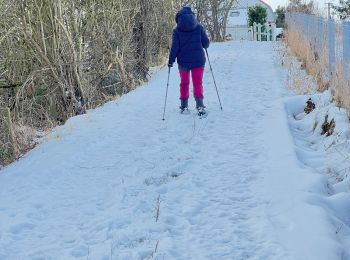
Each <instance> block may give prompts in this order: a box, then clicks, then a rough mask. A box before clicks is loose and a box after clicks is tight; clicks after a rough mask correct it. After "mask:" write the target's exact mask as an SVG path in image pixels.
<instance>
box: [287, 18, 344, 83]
mask: <svg viewBox="0 0 350 260" xmlns="http://www.w3.org/2000/svg"><path fill="white" fill-rule="evenodd" d="M286 25H287V30H288V33H290V32H293V33H292V35H290V37H299V38H301V39H300V40H302V41H303V42H304V43H305V44H306V45H307V46H305V47H306V48H309V51H310V52H311V54H313V57H311V58H313V61H314V62H313V65H314V66H318V65H319V64H318V63H317V61H318V60H319V59H320V57H321V56H324V57H325V60H326V63H325V65H326V70H325V71H326V72H327V75H323V76H324V77H325V78H326V79H328V80H329V81H331V79H332V77H335V76H336V73H337V72H338V73H341V74H342V75H343V76H344V77H345V78H344V80H345V81H348V80H349V76H350V73H349V66H350V22H345V21H344V22H335V21H334V20H332V19H325V18H323V17H319V16H315V15H307V14H303V13H287V14H286ZM295 34H298V36H296V35H295ZM292 47H293V46H292ZM337 66H341V71H337V69H339V68H337Z"/></svg>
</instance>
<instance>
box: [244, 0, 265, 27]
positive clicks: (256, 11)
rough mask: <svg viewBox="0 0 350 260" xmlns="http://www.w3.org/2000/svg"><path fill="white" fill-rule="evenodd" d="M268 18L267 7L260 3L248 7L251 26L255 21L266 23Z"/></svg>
mask: <svg viewBox="0 0 350 260" xmlns="http://www.w3.org/2000/svg"><path fill="white" fill-rule="evenodd" d="M266 18H267V10H266V8H264V7H262V6H260V5H255V6H254V7H249V9H248V20H249V26H253V23H260V24H265V23H266Z"/></svg>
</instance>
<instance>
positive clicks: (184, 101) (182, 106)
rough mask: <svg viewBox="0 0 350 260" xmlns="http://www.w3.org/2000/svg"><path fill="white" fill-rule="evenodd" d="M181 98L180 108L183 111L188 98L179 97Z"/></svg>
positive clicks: (186, 105)
mask: <svg viewBox="0 0 350 260" xmlns="http://www.w3.org/2000/svg"><path fill="white" fill-rule="evenodd" d="M180 100H181V105H180V109H181V110H182V111H184V110H185V109H186V108H187V107H188V99H187V98H186V99H180Z"/></svg>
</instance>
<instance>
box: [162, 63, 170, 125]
mask: <svg viewBox="0 0 350 260" xmlns="http://www.w3.org/2000/svg"><path fill="white" fill-rule="evenodd" d="M169 78H170V67H169V71H168V82H167V83H166V92H165V103H164V112H163V120H165V118H164V116H165V108H166V100H167V98H168V88H169Z"/></svg>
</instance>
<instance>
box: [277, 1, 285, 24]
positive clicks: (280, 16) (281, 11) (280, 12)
mask: <svg viewBox="0 0 350 260" xmlns="http://www.w3.org/2000/svg"><path fill="white" fill-rule="evenodd" d="M285 13H286V8H285V7H281V6H278V7H277V9H276V15H277V19H276V26H277V28H283V27H284V18H285Z"/></svg>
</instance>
